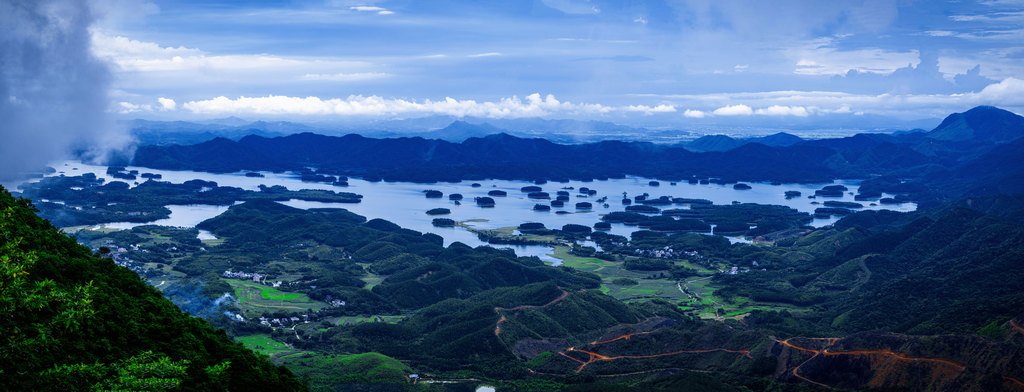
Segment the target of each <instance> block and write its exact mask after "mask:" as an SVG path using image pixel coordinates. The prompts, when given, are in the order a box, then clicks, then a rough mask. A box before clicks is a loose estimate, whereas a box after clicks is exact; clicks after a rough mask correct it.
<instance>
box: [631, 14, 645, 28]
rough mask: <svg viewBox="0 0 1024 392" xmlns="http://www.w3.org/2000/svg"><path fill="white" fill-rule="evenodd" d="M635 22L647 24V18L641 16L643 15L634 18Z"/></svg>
mask: <svg viewBox="0 0 1024 392" xmlns="http://www.w3.org/2000/svg"><path fill="white" fill-rule="evenodd" d="M633 23H639V24H642V25H644V26H646V25H647V19H645V18H644V17H642V16H641V17H638V18H636V19H633Z"/></svg>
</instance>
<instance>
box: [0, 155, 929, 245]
mask: <svg viewBox="0 0 1024 392" xmlns="http://www.w3.org/2000/svg"><path fill="white" fill-rule="evenodd" d="M52 167H54V168H56V169H57V171H58V172H57V173H55V174H53V175H60V174H61V172H63V173H64V174H66V175H69V176H76V175H81V174H84V173H93V174H95V175H96V176H97V177H99V178H104V179H106V180H107V181H112V180H116V179H114V178H112V177H110V176H108V175H107V174H106V170H107V167H106V166H97V165H88V164H84V163H82V162H77V161H66V162H58V163H56V164H54V165H52ZM75 169H77V170H75ZM128 169H129V170H133V169H134V170H138V171H139V172H140V173H147V172H148V173H157V174H160V175H162V176H163V178H161V179H160V181H170V182H173V183H182V182H185V181H188V180H192V179H202V180H207V181H215V182H217V184H219V185H221V186H233V187H239V188H243V189H249V190H258V189H259V186H260V185H261V184H264V185H282V186H285V187H287V188H288V189H291V190H298V189H328V190H334V191H344V192H353V193H358V194H360V195H363V201H362V202H361V203H358V204H345V203H322V202H309V201H302V200H289V201H286V202H283V203H282V204H286V205H289V206H292V207H296V208H302V209H308V208H323V207H328V208H345V209H347V210H349V211H352V212H354V213H357V214H359V215H363V216H365V217H367V218H368V219H373V218H382V219H386V220H389V221H391V222H394V223H396V224H398V225H400V226H402V227H405V228H409V229H413V230H417V231H421V232H430V233H435V234H438V235H440V236H442V237H444V239H445V241H444V242H445V245H448V244H450V243H452V242H455V241H458V242H462V243H465V244H467V245H470V246H478V245H483V244H484V243H483V242H481V241H480V240H479V239H477V237H476V235H474V234H473V233H471V232H469V231H467V230H465V229H463V228H459V227H453V228H438V227H434V226H433V225H431V221H432V220H433V218H436V217H446V218H450V219H454V220H456V221H470V222H467V224H469V225H472V226H473V227H475V228H481V229H495V228H501V227H510V226H518V225H519V224H520V223H523V222H541V223H543V224H544V225H545V226H546V227H548V228H561V227H562V225H565V224H570V223H574V224H580V225H585V226H592V225H593V224H594V223H597V222H598V221H600V219H601V215H603V214H606V213H609V212H613V211H622V210H623V206H622V204H621V199H622V195H623V193H626V194H627V195H628V196H629V197H630V198H632V197H633V196H636V195H640V194H644V193H647V194H649V195H650V198H657V197H659V196H671V197H684V198H695V199H708V200H711V201H713V202H714V203H715V204H729V203H732V202H734V201H738V202H742V203H760V204H776V205H784V206H789V207H792V208H794V209H796V210H798V211H802V212H808V213H813V212H814V209H815V208H818V207H821V206H822V205H820V204H814V202H819V203H820V202H824V201H826V200H838V201H854V200H853V195H852V194H850V193H854V194H855V193H856V192H857V188H858V184H859V182H858V181H843V180H841V181H836V182H834V184H841V185H845V186H846V187H848V188H849V189H850V190H849V191H848V192H850V193H847V194H844V195H843V197H841V198H837V197H829V198H822V197H819V198H816V199H808V198H807V196H808V195H813V194H814V191H815V190H817V189H820V188H821V187H822V186H825V185H829V184H782V185H770V184H767V183H748V184H749V185H750V186H751V187H752V188H751V189H748V190H736V189H733V187H732V185H731V184H730V185H717V184H689V183H685V182H683V183H678V184H677V185H670V183H669V182H666V181H661V185H660V186H650V185H649V184H648V182H649V181H650V179H647V178H639V177H628V178H623V179H610V180H606V181H590V182H583V181H570V182H568V183H555V182H551V183H547V184H543V185H537V186H540V187H541V188H543V190H544V192H548V193H550V195H551V198H552V199H554V197H555V196H556V192H557V191H559V190H563V188H569V187H571V188H574V189H571V190H570V189H566V190H568V191H569V193H570V200H569V201H568V202H566V203H565V204H566V207H565V208H552V210H551V211H543V212H542V211H533V209H532V208H533V206H534V204H538V203H540V204H548V203H549V200H533V199H529V198H528V197H527V195H526V193H524V192H521V191H520V188H522V187H524V186H527V185H534V184H533V183H531V182H526V181H508V180H485V181H463V182H459V183H436V184H417V183H408V182H383V181H382V182H368V181H363V180H361V179H357V178H350V179H349V181H348V183H349V186H348V187H336V186H333V185H330V184H324V183H310V182H302V181H300V180H299V179H298V178H297V176H295V175H292V174H289V173H270V172H262V174H263V175H264V176H265V177H263V178H258V177H246V176H245V175H244V174H243V173H230V174H214V173H204V172H194V171H172V170H155V169H148V168H143V167H129V168H128ZM140 180H142V179H141V178H140ZM474 182H477V183H479V184H481V186H480V187H472V184H473V183H474ZM5 185H7V184H5ZM12 185H13V184H12ZM131 185H132V186H134V185H135V184H131ZM580 187H588V188H590V189H593V190H596V191H597V194H596V195H593V196H587V197H579V196H578V195H579V193H578V192H577V191H578V189H579V188H580ZM428 189H430V190H438V191H441V192H443V193H444V197H442V198H440V199H428V198H426V197H425V196H424V194H423V191H424V190H428ZM491 190H503V191H506V192H507V193H508V196H507V197H493V198H494V200H495V203H496V205H495V207H493V208H481V207H477V206H476V204H475V203H474V202H473V198H474V197H478V196H487V192H489V191H491ZM788 190H796V191H800V192H802V193H803V196H801V197H796V198H792V199H786V198H785V195H784V193H785V192H786V191H788ZM451 193H460V194H462V195H463V196H464V199H463V200H462V204H461V205H456V204H455V202H453V201H450V200H448V195H449V194H451ZM605 196H607V197H608V201H607V204H608V205H609V207H608V208H605V207H603V205H602V204H599V203H597V202H596V200H597V199H599V198H601V197H605ZM885 196H891V195H885ZM580 201H588V202H591V203H593V204H594V209H593V210H591V211H577V210H576V209H575V203H577V202H580ZM861 203H862V204H864V206H865V207H864V209H865V210H878V209H889V210H896V211H913V210H915V209H916V208H917V206H916V205H915V204H914V203H903V204H899V205H887V206H882V205H877V206H869V205H868V204H870V202H861ZM438 207H442V208H448V209H450V210H451V211H452V213H451V214H450V215H445V216H430V215H427V214H426V211H427V210H429V209H432V208H438ZM680 207H681V206H678V205H677V206H671V207H667V208H680ZM168 208H169V209H171V215H170V217H169V218H167V219H162V220H159V221H156V222H151V223H148V224H158V225H167V226H185V227H193V226H195V225H196V224H198V223H199V222H202V221H204V220H206V219H209V218H212V217H214V216H217V215H219V214H220V213H222V212H224V211H226V210H227V208H228V207H227V206H209V205H187V206H168ZM559 210H563V211H567V212H570V213H568V214H556V213H555V212H556V211H559ZM836 220H838V217H832V218H828V219H821V218H815V219H814V221H813V222H812V223H811V225H812V226H816V227H821V226H825V225H829V224H832V223H834V222H835V221H836ZM138 225H139V224H138V223H125V222H121V223H108V224H105V225H103V226H106V227H110V228H118V229H126V228H131V227H134V226H138ZM636 230H638V228H637V227H636V226H626V225H623V224H612V228H611V230H610V231H609V232H610V233H612V234H618V235H623V236H627V237H628V236H629V234H630V233H632V232H633V231H636ZM202 235H205V236H210V234H209V233H201V236H202ZM733 240H734V241H737V240H738V239H733ZM496 247H503V248H504V247H508V248H512V249H514V250H515V251H516V253H517V254H518V255H521V256H538V257H541V258H543V259H545V260H547V261H555V260H557V259H554V258H552V257H550V256H548V253H549V252H550V251H551V248H550V247H545V246H506V245H499V246H496Z"/></svg>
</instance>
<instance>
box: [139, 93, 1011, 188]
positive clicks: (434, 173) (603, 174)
mask: <svg viewBox="0 0 1024 392" xmlns="http://www.w3.org/2000/svg"><path fill="white" fill-rule="evenodd" d="M1022 136H1024V118H1022V117H1020V116H1018V115H1016V114H1013V113H1010V112H1007V111H1005V110H1001V109H998V108H994V107H984V106H983V107H977V108H974V109H971V110H969V111H967V112H965V113H957V114H953V115H950V116H949V118H948V119H947V120H946V121H943V122H942V124H940V125H939V126H938V127H936V128H935V129H934V130H932V131H930V132H927V133H924V132H915V133H907V134H897V135H887V134H858V135H855V136H851V137H847V138H839V139H825V140H812V141H801V142H796V140H791V141H790V142H795V144H792V145H787V144H788V143H789V142H787V143H782V144H777V143H768V144H773V145H766V144H761V143H747V144H742V145H740V146H739V147H736V148H733V149H730V150H727V151H710V152H702V153H699V152H692V151H689V150H687V149H684V148H682V147H679V146H668V145H657V144H652V143H643V142H619V141H604V142H599V143H590V144H578V145H565V144H556V143H552V142H550V141H548V140H544V139H523V138H518V137H514V136H511V135H507V134H497V135H490V136H487V137H483V138H470V139H467V140H466V141H464V142H462V143H451V142H446V141H442V140H428V139H423V138H418V137H417V138H395V139H373V138H366V137H363V136H359V135H354V134H353V135H347V136H343V137H333V136H323V135H317V134H312V133H302V134H295V135H290V136H285V137H276V138H266V137H261V136H247V137H245V138H242V139H241V140H238V141H232V140H228V139H222V138H219V139H214V140H211V141H207V142H204V143H200V144H195V145H189V146H178V145H171V146H142V147H140V148H139V149H138V150H137V152H136V154H135V156H134V159H133V161H132V163H133V164H135V165H138V166H145V167H152V168H158V169H189V170H200V171H211V172H234V171H239V170H274V171H287V170H303V169H305V168H307V167H310V166H312V167H316V168H317V169H318V170H319V171H321V172H327V173H334V174H344V175H352V176H362V177H365V178H367V179H385V180H395V181H414V182H435V181H458V180H468V179H483V178H496V179H520V180H549V181H557V180H565V179H602V178H610V177H622V176H626V175H635V176H645V177H656V178H661V179H664V180H672V181H677V180H679V181H681V180H697V179H704V178H718V179H720V180H724V181H739V180H745V181H781V182H816V181H823V180H832V179H835V178H871V177H878V176H881V177H882V178H881V180H878V181H876V182H874V183H870V186H869V189H870V190H872V191H877V192H881V191H886V192H891V193H907V194H911V193H913V194H917V196H916V198H918V199H921V198H935V197H937V196H936V195H937V194H941V195H942V197H953V196H959V195H960V194H970V193H972V192H975V191H976V190H978V189H979V188H981V189H984V188H992V187H993V186H996V185H998V184H1001V182H1002V181H1004V180H1008V179H1012V178H1013V177H1012V176H1001V175H1000V176H992V175H988V176H986V178H985V179H984V182H983V183H982V182H978V180H976V179H975V177H976V174H977V170H976V169H974V168H973V166H972V163H975V162H977V161H978V160H983V159H998V158H999V156H1005V155H1007V151H1005V150H1010V151H1009V154H1010V155H1012V154H1018V153H1024V151H1021V148H1022V143H1020V142H1019V141H1020V140H1021V139H1020V138H1021V137H1022ZM997 150H998V151H997ZM991 154H1002V155H999V156H996V157H992V156H991ZM1006 163H1008V164H1009V165H1010V166H1009V167H1002V168H1001V169H1002V170H1001V171H1000V172H1001V173H1014V174H1015V173H1016V172H1017V171H1019V170H1020V169H1024V166H1022V165H1024V163H1021V162H1019V161H1011V162H1006ZM948 182H954V183H955V184H948ZM949 185H954V186H952V187H950V186H949ZM938 187H941V188H944V189H946V188H949V189H955V190H957V191H959V192H960V194H957V195H950V194H948V192H945V191H941V192H940V191H937V190H936V188H938ZM999 188H1000V190H1001V191H1003V192H1013V191H1016V192H1020V191H1024V189H1019V190H1017V189H1003V188H1006V187H999Z"/></svg>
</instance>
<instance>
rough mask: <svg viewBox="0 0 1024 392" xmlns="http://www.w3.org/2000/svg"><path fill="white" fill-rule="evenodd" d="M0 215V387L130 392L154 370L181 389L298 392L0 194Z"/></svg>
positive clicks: (285, 375) (278, 371) (22, 203)
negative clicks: (0, 312) (120, 391)
mask: <svg viewBox="0 0 1024 392" xmlns="http://www.w3.org/2000/svg"><path fill="white" fill-rule="evenodd" d="M0 211H2V214H3V215H2V218H0V262H2V271H0V273H2V274H3V275H2V277H0V279H2V286H0V306H2V308H3V314H4V317H3V318H2V319H0V320H2V321H0V323H2V325H0V329H2V330H3V331H5V332H4V336H3V337H2V339H3V340H2V343H0V344H2V346H0V371H2V372H3V374H2V377H0V389H3V390H68V389H72V388H81V389H90V388H102V389H108V388H110V389H118V388H124V389H137V388H138V387H137V386H133V385H136V384H133V383H134V382H144V380H146V379H149V378H151V377H153V376H152V375H151V373H152V372H154V371H157V370H156V369H166V372H161V374H164V375H163V376H160V378H161V379H164V381H162V382H164V383H167V384H166V385H171V386H175V385H176V386H179V387H180V388H181V389H183V390H223V389H224V388H225V387H226V388H228V389H231V390H257V389H266V388H273V389H278V390H301V389H304V386H303V385H302V384H301V383H299V382H298V381H297V380H296V379H295V378H294V377H293V376H292V375H291V373H290V372H288V371H287V370H285V369H284V368H279V367H276V366H274V365H272V364H270V363H269V362H268V361H267V360H266V359H265V358H261V357H260V356H258V355H257V354H255V353H253V352H251V351H249V350H247V349H245V348H243V347H242V346H241V345H240V344H238V343H234V342H232V341H231V340H230V339H229V338H228V337H227V336H226V335H225V334H224V332H223V331H218V330H215V329H214V328H212V327H210V325H208V324H207V323H206V322H205V321H203V320H201V319H198V318H193V317H189V316H188V315H186V314H183V313H181V311H180V310H178V308H176V307H175V306H174V305H173V304H172V303H171V302H170V301H168V300H167V299H165V298H164V297H163V295H161V293H160V292H159V291H157V290H156V289H155V288H153V287H152V286H149V285H148V284H146V283H144V282H142V281H141V280H140V279H139V277H138V276H137V275H136V274H135V273H134V272H131V271H129V270H127V269H125V268H121V267H118V266H116V265H114V263H113V261H112V260H111V259H109V258H103V257H96V256H94V255H92V254H91V253H90V251H89V249H87V248H85V247H83V246H81V245H78V244H77V243H75V240H74V239H72V238H69V237H67V236H65V235H64V234H63V233H61V232H60V231H58V230H57V229H56V228H54V227H53V226H52V225H51V224H50V223H49V222H47V221H44V220H42V219H40V218H38V217H37V216H36V215H35V214H34V208H33V207H32V205H31V204H30V203H29V202H28V201H26V200H24V199H15V198H13V197H11V195H10V194H9V193H7V192H6V190H2V189H0ZM132 364H134V365H132ZM133 369H135V370H133ZM147 369H149V370H147ZM136 370H137V371H136ZM108 372H112V373H114V374H116V376H104V374H107V373H108ZM111 378H115V380H111ZM133 380H134V381H133ZM101 381H102V382H110V383H112V384H102V383H100V382H101ZM68 383H74V384H73V385H72V384H68ZM96 383H99V384H96ZM93 385H96V386H95V387H94V386H93ZM76 386H77V387H76Z"/></svg>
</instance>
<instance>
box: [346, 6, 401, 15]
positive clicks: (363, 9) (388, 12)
mask: <svg viewBox="0 0 1024 392" xmlns="http://www.w3.org/2000/svg"><path fill="white" fill-rule="evenodd" d="M349 9H350V10H353V11H359V12H375V13H377V15H392V14H394V12H393V11H391V10H388V9H387V8H383V7H375V6H368V5H358V6H355V7H349Z"/></svg>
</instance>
